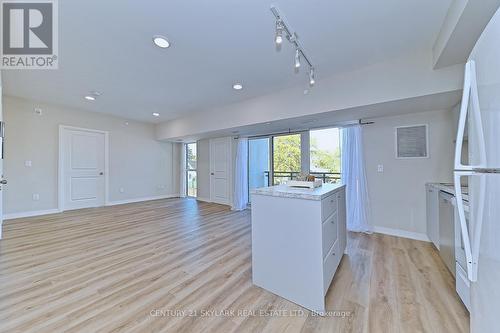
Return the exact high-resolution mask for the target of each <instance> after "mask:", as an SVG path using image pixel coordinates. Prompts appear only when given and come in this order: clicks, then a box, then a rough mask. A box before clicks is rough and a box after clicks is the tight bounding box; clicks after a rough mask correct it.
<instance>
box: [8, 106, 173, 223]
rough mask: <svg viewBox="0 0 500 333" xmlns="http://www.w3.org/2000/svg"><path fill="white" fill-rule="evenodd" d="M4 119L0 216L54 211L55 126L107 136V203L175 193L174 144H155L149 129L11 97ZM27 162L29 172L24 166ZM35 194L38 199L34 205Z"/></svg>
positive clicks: (149, 127) (152, 126) (96, 115)
mask: <svg viewBox="0 0 500 333" xmlns="http://www.w3.org/2000/svg"><path fill="white" fill-rule="evenodd" d="M35 105H36V106H38V107H40V108H41V109H42V110H43V114H42V115H41V116H39V115H37V114H35V112H34V107H35ZM4 119H5V121H6V124H7V125H6V141H5V151H6V155H5V156H6V159H5V165H4V174H5V178H6V179H7V180H8V182H9V183H8V185H7V186H6V187H5V191H4V193H3V194H4V199H3V200H4V214H12V213H25V212H29V211H44V210H51V209H56V208H57V173H58V171H57V168H58V131H59V125H69V126H75V127H83V128H89V129H97V130H103V131H109V140H110V152H109V154H110V156H109V161H110V175H109V185H110V187H109V201H111V202H112V203H113V202H120V201H126V200H132V199H140V198H150V197H159V196H167V195H176V194H178V186H179V185H178V181H177V182H176V181H174V180H175V179H176V178H177V174H178V164H179V160H178V158H179V152H178V149H177V147H176V146H177V145H175V144H171V143H163V142H158V141H156V140H155V136H154V125H152V124H145V123H140V122H136V121H131V120H125V119H122V118H117V117H113V116H108V115H104V114H99V113H92V112H85V111H79V110H69V109H67V108H64V107H60V106H54V105H45V104H40V103H36V104H35V103H34V102H32V101H28V100H23V99H18V98H13V97H5V98H4ZM126 122H127V123H128V125H126ZM27 160H31V161H32V167H25V161H27ZM176 168H177V169H176ZM120 188H123V189H124V193H120ZM34 193H37V194H39V195H40V199H39V200H38V201H34V200H33V194H34Z"/></svg>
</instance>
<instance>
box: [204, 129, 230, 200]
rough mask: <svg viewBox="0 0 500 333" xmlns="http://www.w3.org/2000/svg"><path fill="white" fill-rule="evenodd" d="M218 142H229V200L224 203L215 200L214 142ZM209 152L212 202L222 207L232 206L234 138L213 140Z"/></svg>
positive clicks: (210, 141) (210, 142)
mask: <svg viewBox="0 0 500 333" xmlns="http://www.w3.org/2000/svg"><path fill="white" fill-rule="evenodd" d="M216 140H226V142H227V151H226V152H227V154H228V161H227V162H228V166H227V177H228V179H227V187H228V188H227V193H228V198H227V202H222V201H218V200H215V199H214V196H213V185H214V182H213V176H214V175H213V173H214V161H215V160H214V152H213V142H214V141H216ZM209 150H210V161H209V164H210V167H209V169H210V202H214V203H218V204H221V205H229V206H231V205H232V200H233V192H232V188H233V138H232V137H222V138H213V139H210V140H209Z"/></svg>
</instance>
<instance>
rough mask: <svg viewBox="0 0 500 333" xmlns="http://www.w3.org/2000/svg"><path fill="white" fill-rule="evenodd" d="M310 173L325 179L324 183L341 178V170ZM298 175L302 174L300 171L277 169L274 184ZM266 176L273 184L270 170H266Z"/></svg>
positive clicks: (267, 180)
mask: <svg viewBox="0 0 500 333" xmlns="http://www.w3.org/2000/svg"><path fill="white" fill-rule="evenodd" d="M310 174H311V175H313V176H314V177H316V179H321V180H323V183H338V182H340V179H341V173H340V172H311V173H310ZM298 175H300V172H296V171H275V172H274V173H273V178H274V185H280V184H284V183H286V182H287V181H289V180H293V179H296V178H297V176H298ZM264 176H265V178H266V182H267V183H268V184H270V185H271V182H270V181H269V176H270V172H269V171H264Z"/></svg>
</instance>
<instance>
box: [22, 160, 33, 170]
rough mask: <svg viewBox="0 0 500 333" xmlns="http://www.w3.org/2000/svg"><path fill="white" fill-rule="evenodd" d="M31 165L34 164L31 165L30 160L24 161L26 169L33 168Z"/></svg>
mask: <svg viewBox="0 0 500 333" xmlns="http://www.w3.org/2000/svg"><path fill="white" fill-rule="evenodd" d="M31 165H32V163H31V161H30V160H26V161H24V166H25V167H27V168H31Z"/></svg>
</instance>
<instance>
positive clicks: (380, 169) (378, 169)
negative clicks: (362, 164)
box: [377, 164, 384, 172]
mask: <svg viewBox="0 0 500 333" xmlns="http://www.w3.org/2000/svg"><path fill="white" fill-rule="evenodd" d="M377 172H384V165H383V164H379V165H378V166H377Z"/></svg>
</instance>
